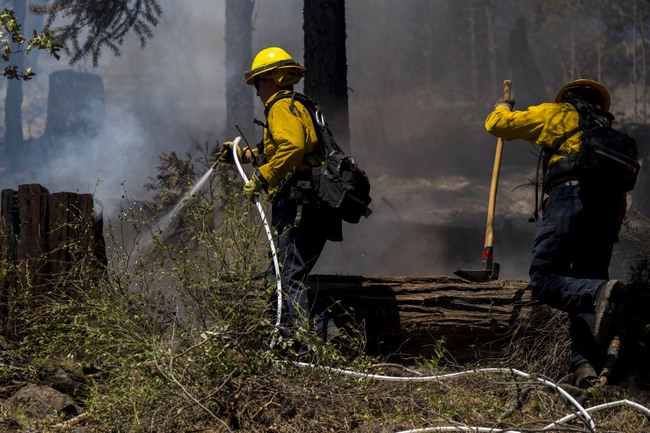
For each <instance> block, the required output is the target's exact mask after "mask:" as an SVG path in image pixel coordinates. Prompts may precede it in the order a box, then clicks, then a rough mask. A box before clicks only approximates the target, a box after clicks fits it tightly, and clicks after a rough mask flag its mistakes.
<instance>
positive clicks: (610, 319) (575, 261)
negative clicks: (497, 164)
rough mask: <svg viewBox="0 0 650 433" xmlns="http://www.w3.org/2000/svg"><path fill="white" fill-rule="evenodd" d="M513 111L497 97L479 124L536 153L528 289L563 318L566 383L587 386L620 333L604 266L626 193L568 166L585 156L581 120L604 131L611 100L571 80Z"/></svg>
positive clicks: (604, 176) (617, 294)
mask: <svg viewBox="0 0 650 433" xmlns="http://www.w3.org/2000/svg"><path fill="white" fill-rule="evenodd" d="M513 106H514V101H512V100H504V99H500V100H498V101H497V102H496V104H495V106H494V110H493V111H492V112H491V113H490V114H489V115H488V117H487V119H486V120H485V127H486V129H487V131H488V132H490V133H491V134H494V135H496V136H498V137H501V138H503V139H505V140H515V139H522V140H526V141H529V142H531V143H534V144H536V145H538V146H540V147H541V148H542V149H543V153H542V155H545V158H544V159H543V161H545V165H546V167H547V170H546V173H545V176H544V177H545V178H544V192H545V193H546V194H548V197H547V198H546V199H545V200H544V202H543V204H542V212H543V220H542V223H541V226H540V227H539V230H538V232H537V235H536V237H535V241H534V245H533V252H532V262H531V265H530V287H531V289H532V295H533V298H534V299H536V300H537V301H539V302H541V303H544V304H546V305H549V306H550V307H552V308H556V309H558V310H561V311H565V312H567V313H568V318H569V322H570V335H571V358H570V363H571V367H572V370H573V384H574V385H576V386H579V387H582V388H588V387H590V386H592V385H594V384H596V383H597V382H598V380H597V379H598V375H599V373H598V371H601V369H603V366H604V363H605V361H606V350H605V349H606V347H607V345H608V344H610V342H611V341H613V339H614V338H615V337H616V336H617V334H618V333H619V332H620V329H619V328H618V326H619V325H620V321H619V319H620V317H619V310H620V304H621V302H622V300H623V299H624V297H625V284H624V283H623V282H622V281H619V280H610V279H609V273H608V268H609V264H610V261H611V256H612V249H613V246H614V243H615V242H617V240H618V232H619V229H620V227H621V222H622V220H623V217H624V215H625V209H626V192H625V189H618V188H616V187H614V186H613V185H614V179H613V178H614V173H612V172H604V173H600V175H599V177H598V178H597V179H590V178H585V177H584V176H582V175H581V174H580V173H582V172H581V171H579V170H578V169H576V165H575V163H574V161H575V158H576V157H577V155H579V154H580V153H581V152H583V151H585V150H584V148H583V147H584V141H583V136H584V132H583V130H584V126H583V122H587V123H589V124H595V125H599V126H606V127H609V126H610V124H611V122H612V120H613V118H614V117H613V116H612V115H611V114H610V113H609V108H610V96H609V93H608V91H607V89H605V87H604V86H603V85H602V84H600V83H598V82H596V81H593V80H588V79H578V80H574V81H571V82H570V83H568V84H566V85H565V86H563V87H562V88H561V89H560V90H559V92H558V93H557V96H556V97H555V100H554V101H553V102H547V103H542V104H539V105H535V106H532V107H528V108H527V109H526V110H513ZM603 371H604V369H603ZM603 371H601V374H603Z"/></svg>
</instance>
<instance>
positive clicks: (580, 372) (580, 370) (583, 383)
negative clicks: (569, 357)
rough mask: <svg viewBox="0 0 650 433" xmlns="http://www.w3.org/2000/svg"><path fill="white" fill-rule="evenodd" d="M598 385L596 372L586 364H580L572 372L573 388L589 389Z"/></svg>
mask: <svg viewBox="0 0 650 433" xmlns="http://www.w3.org/2000/svg"><path fill="white" fill-rule="evenodd" d="M598 383H599V382H598V375H597V374H596V370H594V367H592V366H591V364H590V363H588V362H585V363H583V364H580V365H579V366H578V367H577V368H576V369H575V371H574V372H573V379H571V384H572V385H573V386H577V387H578V388H580V389H589V388H591V387H592V386H595V385H597V384H598Z"/></svg>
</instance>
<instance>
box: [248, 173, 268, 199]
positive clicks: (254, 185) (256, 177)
mask: <svg viewBox="0 0 650 433" xmlns="http://www.w3.org/2000/svg"><path fill="white" fill-rule="evenodd" d="M265 183H266V182H264V178H263V177H262V174H261V173H260V172H258V171H256V172H255V173H254V174H253V175H252V176H251V178H250V179H249V180H248V182H246V184H244V195H245V196H246V197H248V198H249V199H251V200H253V198H254V197H255V196H257V195H259V193H260V191H261V190H262V188H264V185H265Z"/></svg>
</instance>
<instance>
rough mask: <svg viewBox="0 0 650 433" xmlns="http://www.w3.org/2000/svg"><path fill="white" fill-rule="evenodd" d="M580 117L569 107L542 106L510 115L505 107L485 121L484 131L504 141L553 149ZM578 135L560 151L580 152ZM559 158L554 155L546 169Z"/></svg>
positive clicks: (575, 125)
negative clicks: (526, 143) (518, 141)
mask: <svg viewBox="0 0 650 433" xmlns="http://www.w3.org/2000/svg"><path fill="white" fill-rule="evenodd" d="M579 119H580V116H579V115H578V112H577V111H576V109H575V108H574V107H573V105H571V104H568V103H560V104H556V103H545V104H540V105H535V106H532V107H528V109H527V110H522V111H518V110H516V111H510V110H509V109H508V107H503V106H501V107H497V108H496V109H495V110H494V111H493V112H492V113H490V114H489V115H488V117H487V119H485V129H487V131H488V132H489V133H490V134H492V135H495V136H497V137H501V138H503V139H504V140H515V139H522V140H527V141H530V142H531V143H534V144H537V145H538V146H541V147H542V148H550V149H552V148H553V144H554V143H555V142H556V141H557V140H558V139H559V138H560V137H562V136H563V135H564V134H566V133H567V132H569V131H571V130H573V129H575V128H576V127H577V126H578V121H579ZM581 136H582V131H579V132H577V133H576V134H574V135H573V136H571V137H570V138H569V139H568V140H567V141H565V142H564V143H563V144H562V146H560V149H559V151H560V152H563V153H568V154H570V155H572V154H576V153H578V152H579V151H580V137H581ZM560 158H564V156H562V155H558V154H556V155H554V156H553V157H552V158H551V160H550V162H549V165H551V164H553V163H555V162H556V161H557V160H558V159H560Z"/></svg>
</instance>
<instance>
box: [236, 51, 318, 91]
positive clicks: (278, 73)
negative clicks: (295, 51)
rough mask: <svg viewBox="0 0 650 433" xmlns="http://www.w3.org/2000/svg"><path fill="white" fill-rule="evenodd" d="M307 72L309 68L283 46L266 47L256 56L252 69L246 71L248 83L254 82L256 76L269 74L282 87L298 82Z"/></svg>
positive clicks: (245, 75) (245, 76)
mask: <svg viewBox="0 0 650 433" xmlns="http://www.w3.org/2000/svg"><path fill="white" fill-rule="evenodd" d="M306 72H307V68H305V67H304V66H301V65H299V64H298V63H297V62H296V61H295V60H293V59H292V58H291V56H290V55H289V53H287V52H286V51H284V50H283V49H282V48H278V47H269V48H265V49H263V50H262V51H260V52H259V53H257V55H256V56H255V59H253V65H252V66H251V70H250V71H248V72H244V78H245V79H246V84H251V85H252V84H253V83H254V82H255V78H256V77H259V76H260V75H262V74H269V75H271V77H273V80H274V81H275V82H276V83H277V84H278V85H279V86H281V87H286V86H290V85H292V84H296V83H297V82H298V81H300V79H301V78H302V77H303V76H304V75H305V73H306Z"/></svg>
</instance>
